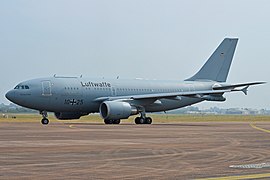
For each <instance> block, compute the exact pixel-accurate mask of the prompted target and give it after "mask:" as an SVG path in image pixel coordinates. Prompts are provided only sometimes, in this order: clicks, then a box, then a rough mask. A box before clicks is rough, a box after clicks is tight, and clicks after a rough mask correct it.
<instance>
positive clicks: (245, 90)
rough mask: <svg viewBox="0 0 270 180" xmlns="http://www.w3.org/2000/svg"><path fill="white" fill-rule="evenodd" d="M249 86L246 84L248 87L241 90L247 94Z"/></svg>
mask: <svg viewBox="0 0 270 180" xmlns="http://www.w3.org/2000/svg"><path fill="white" fill-rule="evenodd" d="M248 88H249V86H246V87H244V88H243V89H241V91H242V92H243V93H244V94H245V95H247V92H248Z"/></svg>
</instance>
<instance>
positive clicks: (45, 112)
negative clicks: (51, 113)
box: [40, 111, 50, 125]
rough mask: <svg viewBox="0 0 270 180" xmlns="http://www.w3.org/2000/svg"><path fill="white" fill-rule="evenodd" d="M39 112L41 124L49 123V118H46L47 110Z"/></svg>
mask: <svg viewBox="0 0 270 180" xmlns="http://www.w3.org/2000/svg"><path fill="white" fill-rule="evenodd" d="M40 114H41V115H42V120H41V124H43V125H47V124H49V122H50V121H49V119H48V118H47V117H48V113H47V111H40Z"/></svg>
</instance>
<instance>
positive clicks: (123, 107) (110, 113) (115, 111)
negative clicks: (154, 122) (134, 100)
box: [99, 101, 139, 120]
mask: <svg viewBox="0 0 270 180" xmlns="http://www.w3.org/2000/svg"><path fill="white" fill-rule="evenodd" d="M99 112H100V115H101V117H102V118H103V119H111V120H116V119H127V118H128V117H129V116H131V115H135V114H138V113H139V111H138V109H137V108H136V107H134V106H131V105H130V104H129V103H127V102H115V101H106V102H103V103H102V104H101V105H100V107H99Z"/></svg>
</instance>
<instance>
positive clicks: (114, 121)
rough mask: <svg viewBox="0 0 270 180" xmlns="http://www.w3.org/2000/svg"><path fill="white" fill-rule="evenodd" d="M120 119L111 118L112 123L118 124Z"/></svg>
mask: <svg viewBox="0 0 270 180" xmlns="http://www.w3.org/2000/svg"><path fill="white" fill-rule="evenodd" d="M120 122H121V121H120V119H116V120H113V124H120Z"/></svg>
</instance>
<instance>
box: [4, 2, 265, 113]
mask: <svg viewBox="0 0 270 180" xmlns="http://www.w3.org/2000/svg"><path fill="white" fill-rule="evenodd" d="M269 9H270V1H267V0H257V1H251V0H237V1H236V0H222V1H216V0H204V1H200V0H186V1H181V0H132V1H131V0H95V1H91V0H73V1H71V0H46V1H34V0H31V1H30V0H12V1H10V0H2V1H0V25H1V26H0V62H1V70H0V82H1V86H0V103H1V102H3V103H9V102H8V101H7V100H6V99H5V97H4V95H5V93H6V92H7V91H8V90H9V89H12V88H14V86H15V85H16V84H17V83H19V82H20V81H24V80H27V79H32V78H36V77H43V76H53V75H54V74H57V75H71V76H73V75H76V76H79V75H81V74H83V76H84V77H86V76H88V77H117V76H120V78H136V77H142V78H148V79H172V80H183V79H185V78H187V77H190V76H191V75H193V74H194V73H195V72H196V71H197V70H198V69H199V68H200V67H201V66H202V65H203V63H204V62H205V61H206V60H207V58H208V57H209V56H210V55H211V53H212V52H213V51H214V50H215V48H216V47H217V46H218V45H219V43H220V42H221V41H222V40H223V38H224V37H238V38H239V39H240V40H239V42H238V47H237V49H236V53H235V57H234V61H233V64H232V68H231V71H230V74H229V77H228V82H230V83H237V82H250V81H267V82H269V83H270V76H269V68H270V53H269V51H270V46H269V45H270V11H269ZM269 83H268V84H266V85H261V86H256V87H251V88H250V89H249V90H250V91H249V95H248V96H244V95H243V94H241V93H234V94H226V97H227V101H226V102H225V103H209V102H205V103H202V104H201V105H200V107H209V106H218V107H224V108H228V107H250V108H267V109H270V105H269V102H270V98H269V92H270V85H269Z"/></svg>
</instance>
